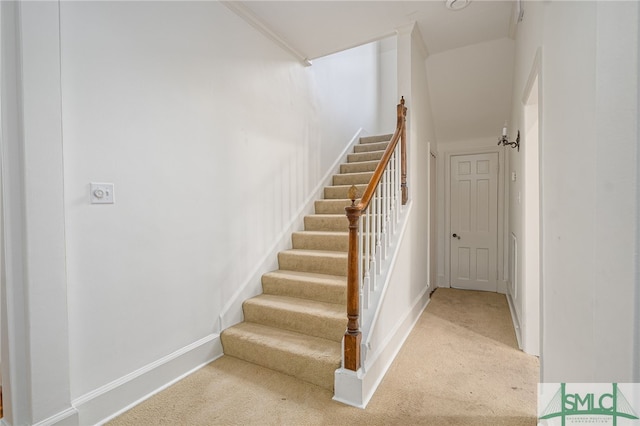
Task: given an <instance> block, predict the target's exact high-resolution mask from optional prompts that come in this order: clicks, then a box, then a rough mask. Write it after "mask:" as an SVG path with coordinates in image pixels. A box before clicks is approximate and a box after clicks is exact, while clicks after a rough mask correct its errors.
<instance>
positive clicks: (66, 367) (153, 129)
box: [3, 2, 389, 423]
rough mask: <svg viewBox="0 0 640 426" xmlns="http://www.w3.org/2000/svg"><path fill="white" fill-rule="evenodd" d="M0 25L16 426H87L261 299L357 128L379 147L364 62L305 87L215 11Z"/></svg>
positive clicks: (135, 9) (372, 77) (372, 73)
mask: <svg viewBox="0 0 640 426" xmlns="http://www.w3.org/2000/svg"><path fill="white" fill-rule="evenodd" d="M17 8H18V9H19V12H20V14H19V15H18V18H19V19H18V20H17V22H18V25H19V28H18V29H16V30H14V32H13V34H15V32H17V31H20V34H21V38H20V39H16V44H17V46H18V49H21V50H22V52H21V53H22V54H23V55H25V58H24V59H25V65H24V74H25V75H22V76H21V75H18V77H17V78H18V79H20V78H23V79H24V81H25V87H24V105H21V107H22V110H21V113H22V114H24V128H22V129H19V131H22V132H24V135H25V140H24V146H25V152H26V154H27V155H25V158H24V169H25V170H26V171H28V173H27V175H26V176H27V181H26V182H25V185H24V187H20V185H19V184H18V183H16V184H15V186H12V187H11V188H10V189H11V191H14V190H15V191H17V196H24V197H25V198H26V199H27V201H28V204H27V207H28V208H29V210H28V214H27V213H24V212H22V213H21V212H20V211H18V210H19V209H18V210H16V211H18V213H21V214H26V215H27V217H26V219H27V222H28V223H27V224H26V225H25V226H26V227H27V230H29V231H30V229H29V227H30V226H31V227H32V229H33V230H34V231H33V232H32V231H30V232H32V233H29V235H30V236H31V237H32V239H27V240H26V241H24V243H25V244H26V245H27V246H28V248H27V251H28V252H29V253H32V256H36V257H29V258H27V259H23V260H22V261H19V262H18V263H21V264H22V265H23V266H24V268H25V270H27V271H28V273H29V275H30V276H31V277H32V279H31V281H30V282H29V286H28V290H29V292H30V295H32V298H31V299H29V300H28V302H27V301H26V300H24V301H23V300H22V299H20V301H23V302H24V303H25V304H26V303H28V304H27V305H26V306H25V311H24V312H26V314H27V315H28V317H27V319H26V320H25V323H29V324H30V327H31V329H30V330H29V332H28V333H25V335H24V336H22V337H21V338H22V339H26V338H30V341H29V343H28V345H27V344H25V345H23V347H24V348H25V350H26V351H27V354H26V355H27V358H26V362H27V364H28V365H24V367H25V368H26V373H25V374H24V375H18V376H16V377H17V380H18V381H21V383H18V384H16V385H15V389H16V390H17V389H18V388H19V387H20V386H21V385H23V384H24V386H25V389H26V390H25V393H26V394H27V395H26V396H25V398H21V399H20V401H18V402H16V405H15V407H17V408H16V409H17V413H16V417H15V418H14V419H18V418H23V419H27V420H23V421H19V422H18V423H36V422H38V421H41V420H43V419H47V418H49V420H51V419H52V418H56V419H59V418H60V417H64V416H67V415H68V416H70V417H69V419H73V418H74V416H75V413H74V412H73V411H74V410H73V409H78V410H79V412H80V417H79V420H78V421H79V422H80V423H92V422H95V421H98V420H100V419H101V418H103V417H104V416H105V415H109V414H113V412H114V410H117V409H121V408H124V407H125V406H127V405H128V404H130V403H132V402H134V401H135V399H137V398H140V397H143V396H145V395H146V394H148V393H149V392H151V391H152V390H154V389H155V388H157V387H160V386H162V385H164V384H166V382H167V380H171V379H173V378H176V377H177V376H179V375H180V374H183V373H187V372H188V371H189V370H190V369H192V368H195V367H197V366H198V365H199V363H202V362H205V361H206V360H208V359H211V358H212V357H215V356H216V355H217V354H218V353H219V344H216V340H217V336H218V333H219V332H220V329H219V321H220V315H221V314H222V313H223V312H222V310H223V309H224V307H225V303H226V302H227V301H228V299H229V298H230V297H232V296H233V295H234V294H235V293H236V292H237V290H238V288H239V287H242V286H247V287H252V286H253V287H256V288H259V285H260V284H259V275H260V274H259V272H260V271H259V270H258V269H259V268H267V267H269V266H273V265H274V263H275V255H274V256H273V258H272V259H268V258H267V255H268V254H269V252H270V251H273V250H274V249H275V248H276V246H277V245H278V244H283V242H282V241H281V240H283V239H284V238H288V237H285V236H283V230H284V229H286V228H287V227H288V226H289V225H291V224H292V223H294V222H295V221H296V220H297V219H298V217H297V215H298V214H299V213H300V212H301V211H302V210H303V208H304V207H305V205H304V204H305V202H306V201H307V197H308V196H309V192H310V191H312V190H313V189H314V188H315V187H316V185H318V184H319V183H320V181H321V179H322V178H323V177H324V175H325V174H326V173H327V172H329V168H330V167H331V166H332V164H333V163H334V162H335V161H336V159H337V156H338V155H339V154H340V153H341V152H342V151H343V150H344V149H345V147H346V144H347V143H348V142H349V140H350V139H351V138H352V137H353V135H354V134H356V132H357V131H358V129H360V128H363V129H364V131H365V132H368V133H376V132H378V131H380V130H384V131H387V129H380V128H379V121H378V119H377V112H378V106H377V104H376V99H378V97H379V96H380V95H379V90H380V87H381V86H380V85H379V82H378V73H377V70H378V69H379V68H378V67H379V66H380V63H379V62H380V59H379V57H378V47H377V46H376V45H369V46H363V47H361V48H357V49H354V50H352V51H349V52H345V53H343V54H340V55H338V56H336V57H334V58H323V59H321V60H317V61H315V64H314V65H313V66H312V67H311V68H306V67H304V66H303V65H302V64H300V63H299V62H297V61H296V59H295V58H292V57H290V56H289V55H288V54H287V53H286V52H284V51H283V50H281V49H280V48H279V47H277V46H276V45H275V44H273V43H272V42H271V41H269V40H266V39H265V38H264V37H263V35H261V34H260V33H259V32H257V31H256V30H254V29H253V28H251V27H250V26H248V25H247V24H246V23H245V22H244V21H243V20H241V19H240V18H239V17H237V16H236V15H234V14H233V13H232V12H231V11H230V10H229V9H227V8H226V7H224V6H222V5H221V4H219V3H216V2H194V3H182V2H175V3H174V2H139V3H134V2H115V3H107V2H63V3H61V4H60V5H58V4H57V3H23V4H19V5H18V7H17ZM58 8H59V10H58ZM7 31H9V30H7ZM9 33H11V32H10V31H9ZM4 35H5V27H4V26H3V36H4ZM20 43H22V44H20ZM4 58H5V51H4V50H3V64H4ZM384 66H385V67H387V68H388V64H387V65H384ZM3 71H4V68H3ZM363 76H367V77H364V78H363ZM26 83H30V84H28V85H27V84H26ZM4 88H5V85H4V84H3V89H4ZM37 89H42V90H40V91H38V90H37ZM384 90H387V91H388V90H389V89H388V88H385V89H384ZM44 95H54V96H53V97H49V98H43V96H44ZM56 99H57V101H56ZM3 101H4V99H3ZM332 107H335V108H332ZM16 122H17V119H16V118H15V117H13V120H12V125H13V124H15V123H16ZM18 127H19V123H18ZM56 129H57V130H56ZM4 130H5V121H4V120H3V133H4ZM52 131H53V132H52ZM45 134H46V136H45ZM52 141H53V143H52ZM12 146H14V145H12ZM15 147H16V148H17V149H18V150H19V149H20V141H19V140H17V141H16V143H15ZM5 171H6V170H4V168H3V175H4V172H5ZM45 180H46V181H47V182H48V183H49V186H48V188H49V190H48V191H46V192H45V196H43V194H42V188H44V187H47V185H45V184H43V181H45ZM63 182H64V188H63V187H62V184H63ZM90 182H113V183H114V184H115V200H116V202H115V204H113V205H91V204H90V203H89V189H88V188H89V183H90ZM3 183H5V182H4V181H3ZM5 184H6V183H5ZM6 185H7V184H6ZM8 185H11V183H9V184H8ZM63 191H64V196H63ZM6 193H7V192H6V191H5V194H6ZM6 199H7V196H6V195H5V200H6ZM16 203H17V204H16ZM17 205H19V200H13V199H12V203H11V207H13V206H17ZM31 206H33V208H30V207H31ZM9 211H11V212H13V210H11V209H9ZM11 219H12V218H9V220H11ZM13 219H14V221H13V222H11V221H10V224H11V225H13V224H14V223H17V222H16V221H18V222H19V221H20V220H21V217H17V218H13ZM6 221H7V218H5V222H6ZM41 223H42V224H45V223H49V224H50V223H53V224H54V225H55V226H53V227H52V229H46V228H44V229H45V230H46V232H44V233H36V232H35V230H38V229H40V228H39V227H40V226H41V225H40V224H41ZM5 229H7V228H5ZM12 229H13V228H12ZM33 238H36V239H33ZM15 244H18V242H16V243H15ZM16 247H17V246H16V245H14V246H13V247H10V248H16ZM29 250H31V251H29ZM45 250H47V253H44V251H45ZM41 252H42V256H45V254H49V256H48V257H47V258H46V259H45V258H44V257H42V258H40V257H37V256H40V253H41ZM51 254H55V256H50V255H51ZM58 254H61V256H58ZM58 272H60V273H58ZM51 274H55V275H51ZM45 276H46V277H45ZM21 289H22V287H20V286H19V287H18V288H17V290H21ZM11 290H12V291H13V290H16V289H14V288H11ZM67 298H68V300H67ZM40 302H42V305H41V303H40ZM67 306H68V312H67ZM16 326H17V325H16ZM67 328H68V336H69V337H68V340H69V341H68V344H67V337H66V336H67ZM14 331H15V330H8V332H9V334H12V333H13V332H14ZM29 347H31V348H32V349H33V350H37V352H36V353H29V352H28V351H29ZM198 351H199V352H198ZM195 352H198V353H197V356H194V357H192V358H189V353H195ZM44 358H46V360H45V359H44ZM45 361H46V362H45ZM29 363H30V364H29ZM172 363H173V364H172ZM169 364H171V368H165V367H166V365H169ZM21 365H22V364H21ZM18 366H19V365H18V364H15V365H14V366H12V368H13V367H16V368H17V367H18ZM155 371H160V373H158V374H156V375H155V376H154V374H155V373H154V372H155ZM29 374H31V375H32V377H33V381H32V382H28V381H27V378H28V377H30V376H29ZM25 383H26V384H25ZM65 383H66V385H65ZM127 386H128V387H127ZM122 388H127V391H126V392H124V391H123V390H122ZM12 389H13V387H12ZM12 389H9V390H10V391H11V390H12ZM14 395H16V394H14ZM10 396H11V395H10ZM18 403H20V404H23V405H17V404H18ZM71 405H73V407H70V406H71ZM68 408H71V412H68V413H64V412H63V411H64V410H65V409H68ZM9 409H11V407H9ZM83 410H84V411H83ZM21 413H23V414H24V417H19V416H20V415H21ZM51 416H59V417H51Z"/></svg>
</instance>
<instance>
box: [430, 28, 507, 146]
mask: <svg viewBox="0 0 640 426" xmlns="http://www.w3.org/2000/svg"><path fill="white" fill-rule="evenodd" d="M513 57H514V42H513V40H511V39H509V38H502V39H497V40H492V41H488V42H484V43H477V44H474V45H470V46H465V47H462V48H459V49H452V50H448V51H445V52H441V53H436V54H433V55H429V57H428V58H427V72H428V73H429V89H430V92H431V102H432V106H433V118H434V123H435V129H436V137H437V138H438V141H439V142H441V143H442V142H444V143H448V142H456V141H464V140H470V139H477V138H482V137H494V136H495V137H497V136H498V135H499V132H500V130H501V129H502V126H503V124H504V121H505V120H508V119H509V114H510V110H509V108H510V99H511V84H512V76H513Z"/></svg>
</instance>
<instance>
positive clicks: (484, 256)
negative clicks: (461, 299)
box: [450, 153, 498, 291]
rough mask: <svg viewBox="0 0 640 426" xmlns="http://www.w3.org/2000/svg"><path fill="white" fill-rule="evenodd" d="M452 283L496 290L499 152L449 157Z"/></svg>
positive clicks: (478, 288) (484, 289)
mask: <svg viewBox="0 0 640 426" xmlns="http://www.w3.org/2000/svg"><path fill="white" fill-rule="evenodd" d="M450 170H451V180H450V182H451V198H450V200H451V207H450V215H451V217H450V224H451V228H450V230H451V235H450V239H451V244H450V247H451V255H450V263H451V271H450V272H451V275H450V277H451V287H454V288H462V289H468V290H483V291H497V288H498V287H497V274H498V271H497V269H498V268H497V266H498V265H497V261H498V256H497V246H498V154H497V153H488V154H473V155H454V156H452V157H451V168H450Z"/></svg>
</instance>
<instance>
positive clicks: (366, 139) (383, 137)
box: [358, 133, 393, 144]
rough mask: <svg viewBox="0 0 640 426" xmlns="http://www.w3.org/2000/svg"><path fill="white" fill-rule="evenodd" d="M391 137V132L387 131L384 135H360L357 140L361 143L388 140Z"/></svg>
mask: <svg viewBox="0 0 640 426" xmlns="http://www.w3.org/2000/svg"><path fill="white" fill-rule="evenodd" d="M392 138H393V133H389V134H386V135H374V136H362V137H361V138H360V140H359V141H358V142H360V143H361V144H368V143H376V142H389V141H391V139H392Z"/></svg>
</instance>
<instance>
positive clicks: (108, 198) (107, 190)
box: [89, 182, 115, 204]
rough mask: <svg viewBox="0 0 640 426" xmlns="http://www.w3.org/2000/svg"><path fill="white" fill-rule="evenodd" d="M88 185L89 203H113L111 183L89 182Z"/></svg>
mask: <svg viewBox="0 0 640 426" xmlns="http://www.w3.org/2000/svg"><path fill="white" fill-rule="evenodd" d="M89 186H90V196H91V204H113V203H115V198H114V194H113V184H112V183H94V182H91V184H90V185H89Z"/></svg>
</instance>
